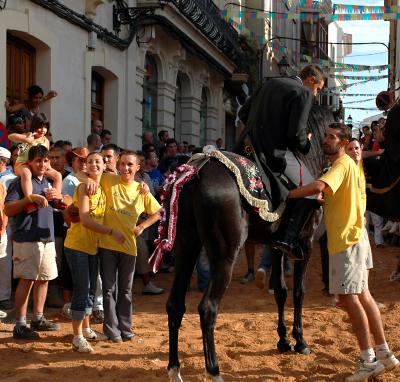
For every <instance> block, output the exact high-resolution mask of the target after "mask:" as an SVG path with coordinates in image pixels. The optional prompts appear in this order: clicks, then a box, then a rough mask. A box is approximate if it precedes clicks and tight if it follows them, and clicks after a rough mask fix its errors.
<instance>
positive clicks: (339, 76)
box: [329, 74, 388, 81]
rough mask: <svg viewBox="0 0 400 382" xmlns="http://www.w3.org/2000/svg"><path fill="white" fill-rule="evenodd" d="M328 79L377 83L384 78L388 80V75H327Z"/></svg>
mask: <svg viewBox="0 0 400 382" xmlns="http://www.w3.org/2000/svg"><path fill="white" fill-rule="evenodd" d="M329 77H330V78H336V79H338V80H367V81H379V80H382V79H384V78H388V75H387V74H385V75H382V76H347V75H342V74H329Z"/></svg>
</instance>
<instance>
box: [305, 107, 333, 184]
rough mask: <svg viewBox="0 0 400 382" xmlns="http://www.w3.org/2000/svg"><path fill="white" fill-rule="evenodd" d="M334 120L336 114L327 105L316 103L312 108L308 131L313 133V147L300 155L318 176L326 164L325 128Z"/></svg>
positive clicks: (313, 173)
mask: <svg viewBox="0 0 400 382" xmlns="http://www.w3.org/2000/svg"><path fill="white" fill-rule="evenodd" d="M332 122H335V117H334V114H333V113H332V111H331V110H329V109H328V108H327V107H326V106H320V105H314V106H313V107H312V108H311V111H310V115H309V117H308V123H307V131H308V132H310V133H312V138H311V149H310V152H309V153H308V154H307V155H301V154H299V156H300V157H301V159H302V160H303V161H304V163H305V164H306V166H307V168H308V169H309V170H310V171H311V173H312V175H314V176H315V177H316V178H318V177H319V176H320V175H321V171H322V169H323V168H324V166H325V165H326V158H325V155H324V153H323V149H322V142H323V140H324V134H325V130H326V128H327V127H328V126H329V124H330V123H332Z"/></svg>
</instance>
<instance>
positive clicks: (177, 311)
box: [167, 229, 201, 382]
mask: <svg viewBox="0 0 400 382" xmlns="http://www.w3.org/2000/svg"><path fill="white" fill-rule="evenodd" d="M200 249H201V242H200V240H199V238H198V235H197V232H195V231H194V230H191V231H190V230H189V229H188V230H187V231H186V233H185V234H183V235H182V234H181V235H179V236H178V235H177V237H176V241H175V246H174V252H175V256H176V260H175V278H174V282H173V284H172V288H171V292H170V295H169V298H168V301H167V313H168V328H169V363H168V376H169V381H170V382H182V378H181V376H180V363H179V356H178V342H179V329H180V327H181V323H182V318H183V315H184V314H185V311H186V307H185V297H186V292H187V289H188V286H189V283H190V279H191V277H192V273H193V269H194V266H195V264H196V260H197V258H198V255H199V252H200Z"/></svg>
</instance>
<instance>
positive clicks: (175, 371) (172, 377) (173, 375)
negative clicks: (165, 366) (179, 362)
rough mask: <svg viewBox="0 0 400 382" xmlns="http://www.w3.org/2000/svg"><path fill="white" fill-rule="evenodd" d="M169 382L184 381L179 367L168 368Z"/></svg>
mask: <svg viewBox="0 0 400 382" xmlns="http://www.w3.org/2000/svg"><path fill="white" fill-rule="evenodd" d="M168 378H169V382H183V379H182V377H181V373H180V369H179V367H172V368H171V369H169V370H168Z"/></svg>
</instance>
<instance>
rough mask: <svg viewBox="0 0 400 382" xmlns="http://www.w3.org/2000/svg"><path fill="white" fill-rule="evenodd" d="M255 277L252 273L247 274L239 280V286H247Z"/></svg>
mask: <svg viewBox="0 0 400 382" xmlns="http://www.w3.org/2000/svg"><path fill="white" fill-rule="evenodd" d="M255 278H256V276H255V275H254V272H247V273H246V274H245V275H244V276H243V278H242V279H241V280H240V284H247V283H249V282H250V281H254V280H255Z"/></svg>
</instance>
